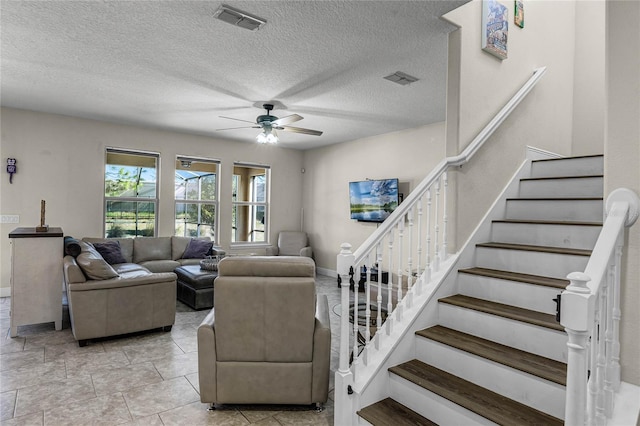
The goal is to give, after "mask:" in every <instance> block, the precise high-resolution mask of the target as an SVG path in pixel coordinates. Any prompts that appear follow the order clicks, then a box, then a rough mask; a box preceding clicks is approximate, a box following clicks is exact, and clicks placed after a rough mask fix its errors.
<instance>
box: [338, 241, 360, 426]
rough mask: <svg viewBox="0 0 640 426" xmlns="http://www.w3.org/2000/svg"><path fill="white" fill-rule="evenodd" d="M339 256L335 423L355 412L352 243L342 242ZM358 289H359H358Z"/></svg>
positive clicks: (346, 418) (343, 420)
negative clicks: (351, 365)
mask: <svg viewBox="0 0 640 426" xmlns="http://www.w3.org/2000/svg"><path fill="white" fill-rule="evenodd" d="M340 248H341V250H340V253H339V254H338V257H337V262H336V266H337V268H336V269H337V272H338V277H339V278H340V279H341V280H342V288H341V300H340V303H341V313H340V361H339V364H338V371H336V376H335V380H336V383H335V411H334V424H336V425H346V424H351V415H352V413H353V411H354V410H353V397H352V395H351V394H352V393H353V390H352V388H351V386H352V385H353V373H352V372H351V369H350V368H349V284H348V283H349V278H350V276H349V272H350V269H352V268H353V267H354V262H355V256H354V255H353V253H352V252H351V244H349V243H342V244H341V245H340ZM356 291H357V290H356Z"/></svg>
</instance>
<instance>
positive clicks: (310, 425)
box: [274, 407, 333, 426]
mask: <svg viewBox="0 0 640 426" xmlns="http://www.w3.org/2000/svg"><path fill="white" fill-rule="evenodd" d="M274 417H275V419H276V420H278V421H279V422H280V423H281V424H282V425H283V426H289V425H291V426H333V408H332V407H327V408H325V410H324V411H322V412H320V413H318V412H317V411H315V410H313V409H312V410H308V411H283V412H281V413H278V414H276V415H275V416H274Z"/></svg>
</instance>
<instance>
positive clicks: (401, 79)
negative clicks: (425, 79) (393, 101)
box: [384, 71, 419, 86]
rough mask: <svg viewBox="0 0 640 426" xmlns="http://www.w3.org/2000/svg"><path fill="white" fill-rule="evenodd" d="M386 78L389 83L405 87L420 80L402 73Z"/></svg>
mask: <svg viewBox="0 0 640 426" xmlns="http://www.w3.org/2000/svg"><path fill="white" fill-rule="evenodd" d="M384 78H385V79H387V80H389V81H393V82H394V83H398V84H401V85H403V86H406V85H407V84H411V83H415V82H416V81H418V80H419V79H418V78H415V77H413V76H410V75H409V74H405V73H403V72H400V71H396V72H395V73H393V74H391V75H388V76H386V77H384Z"/></svg>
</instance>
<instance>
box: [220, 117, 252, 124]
mask: <svg viewBox="0 0 640 426" xmlns="http://www.w3.org/2000/svg"><path fill="white" fill-rule="evenodd" d="M220 118H226V119H228V120H236V121H242V122H245V123H251V124H256V122H255V121H249V120H241V119H239V118H233V117H223V116H222V115H221V116H220Z"/></svg>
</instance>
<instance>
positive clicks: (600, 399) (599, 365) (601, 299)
mask: <svg viewBox="0 0 640 426" xmlns="http://www.w3.org/2000/svg"><path fill="white" fill-rule="evenodd" d="M606 287H607V279H606V277H604V279H603V282H602V283H601V286H600V290H599V292H598V293H599V294H598V306H599V307H598V315H597V318H598V340H597V346H598V353H597V359H596V383H597V387H596V390H597V395H596V424H598V425H599V426H601V425H605V424H606V423H607V420H606V416H605V413H604V411H605V409H604V375H605V370H606V368H607V362H606V358H605V354H604V349H605V344H606V339H605V327H606V324H607V307H606V293H607V288H606ZM592 343H593V337H592Z"/></svg>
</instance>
